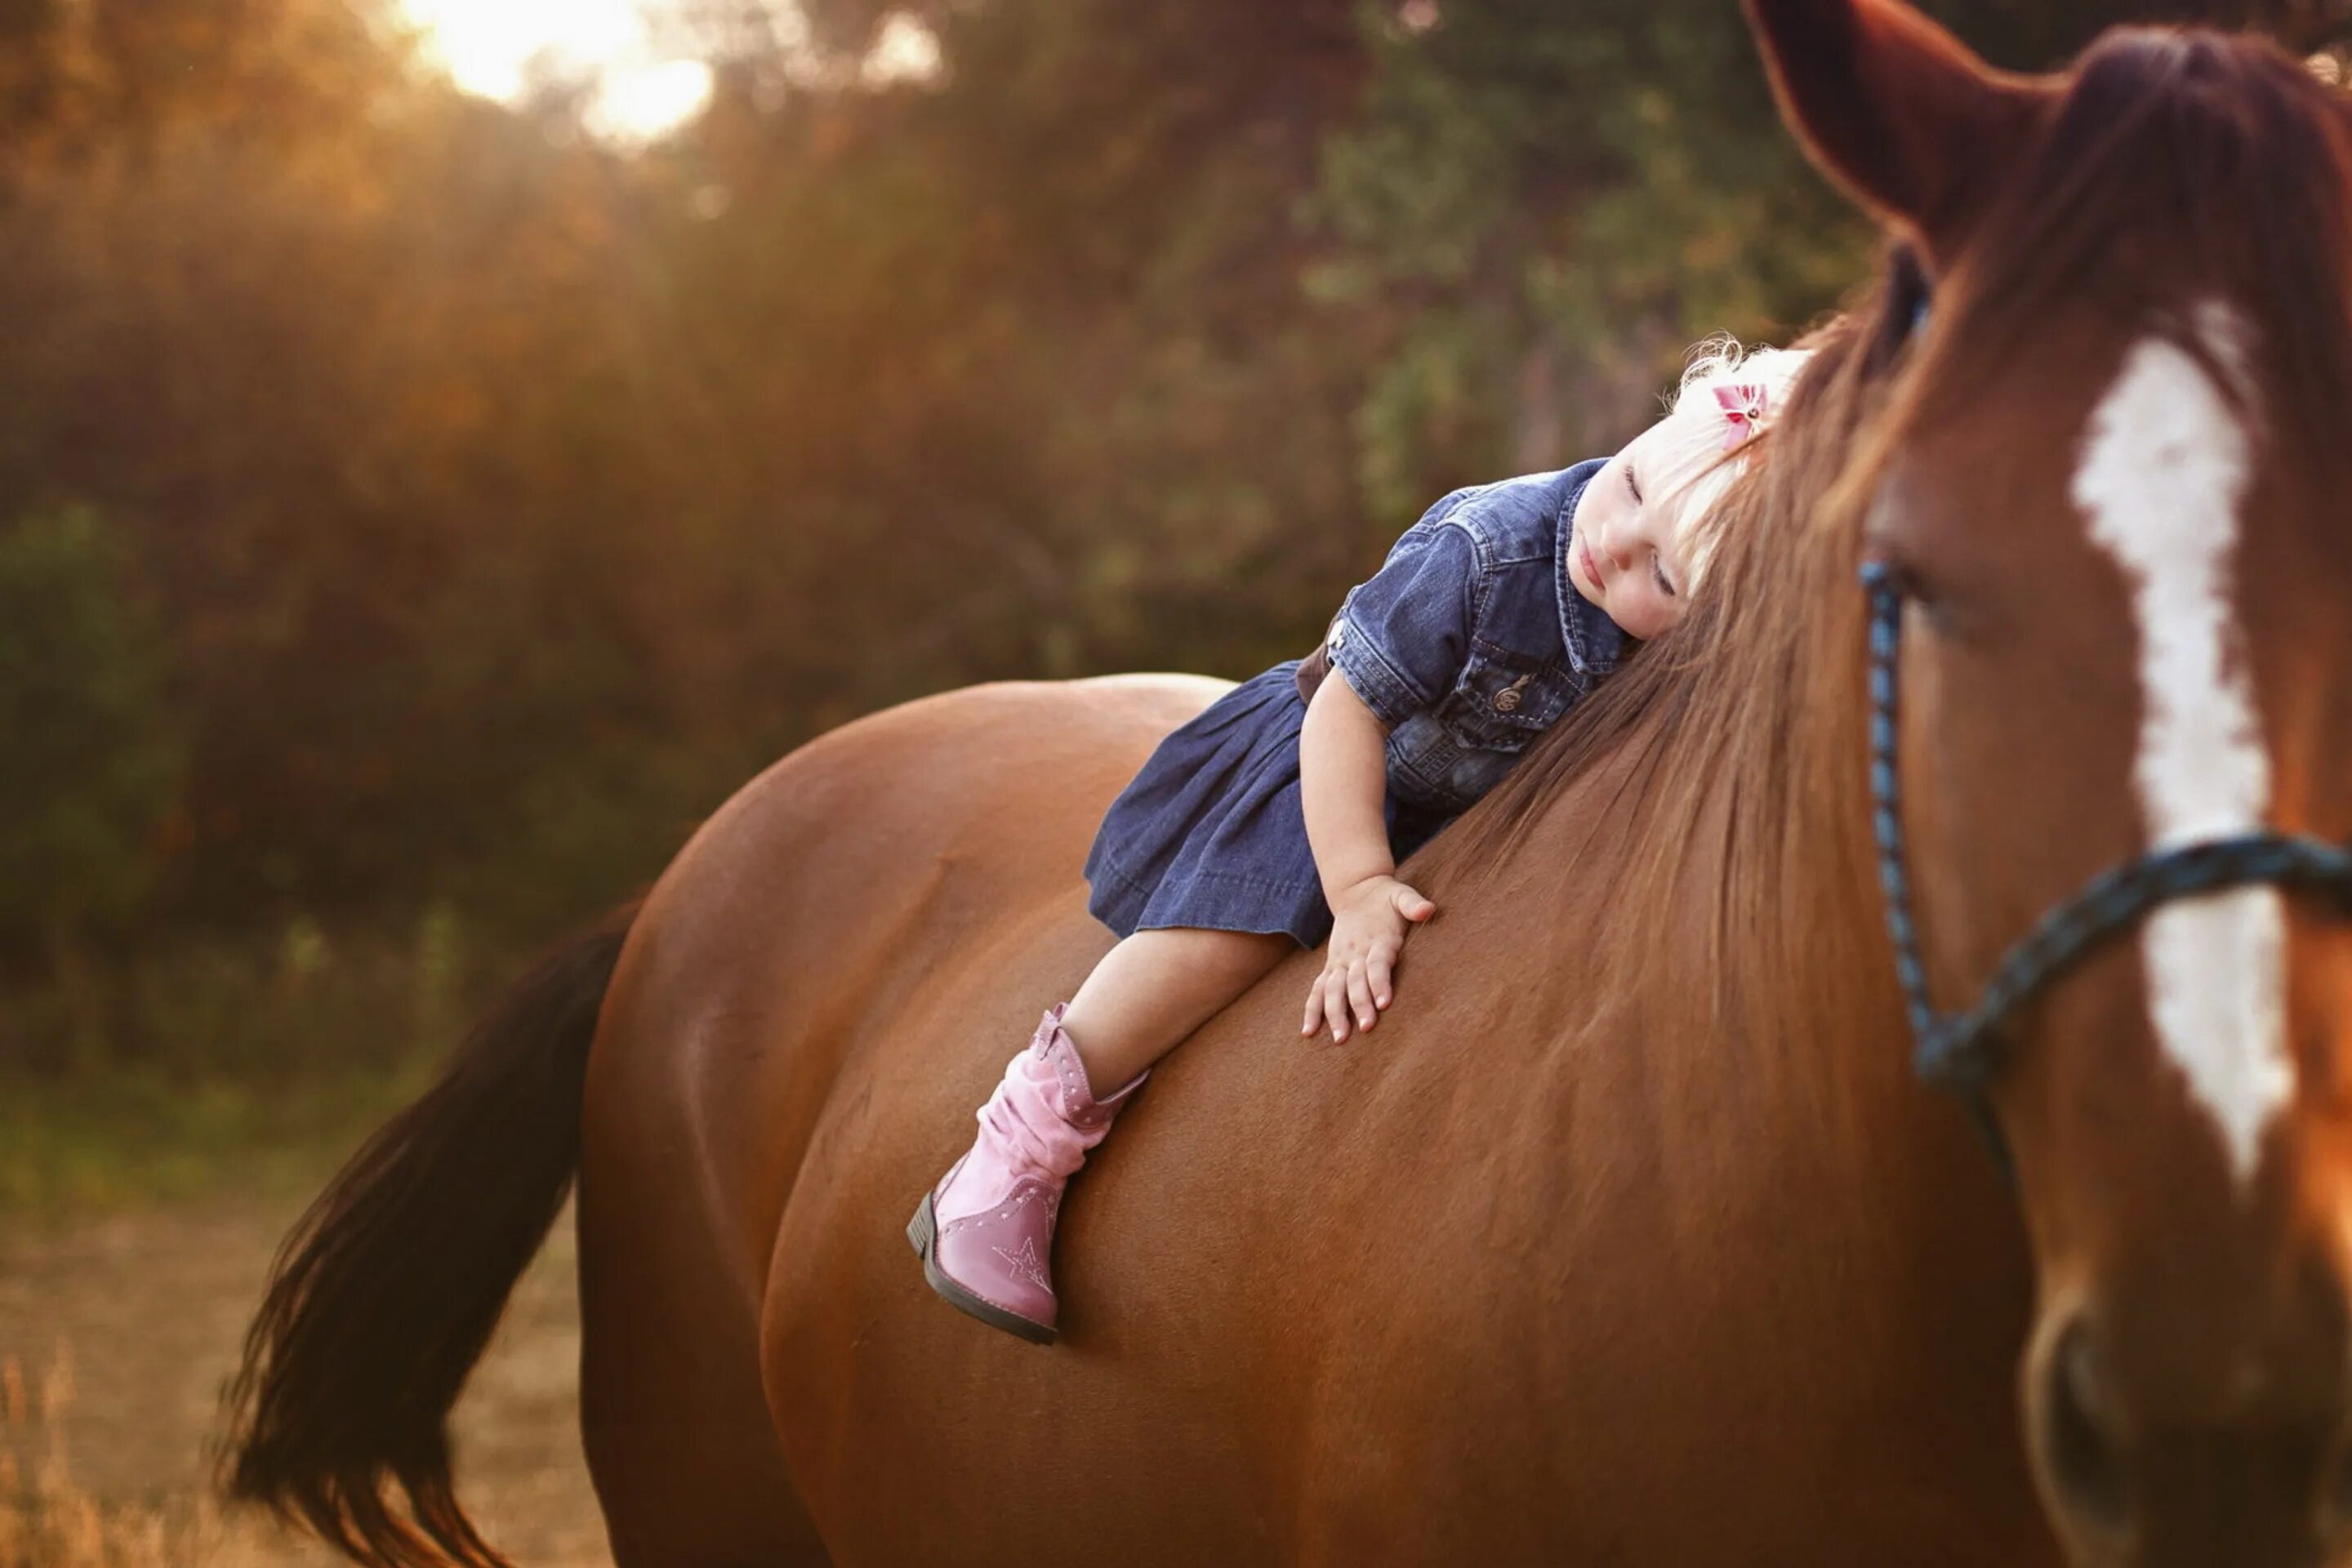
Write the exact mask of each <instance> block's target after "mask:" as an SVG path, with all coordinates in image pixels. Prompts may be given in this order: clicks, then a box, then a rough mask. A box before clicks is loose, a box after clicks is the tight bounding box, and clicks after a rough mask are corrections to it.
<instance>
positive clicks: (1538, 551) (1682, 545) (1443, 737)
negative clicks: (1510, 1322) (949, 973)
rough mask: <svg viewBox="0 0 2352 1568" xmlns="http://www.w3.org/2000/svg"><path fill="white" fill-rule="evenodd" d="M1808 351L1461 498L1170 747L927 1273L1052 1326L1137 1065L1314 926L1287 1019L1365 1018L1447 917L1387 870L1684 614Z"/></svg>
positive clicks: (957, 1168)
mask: <svg viewBox="0 0 2352 1568" xmlns="http://www.w3.org/2000/svg"><path fill="white" fill-rule="evenodd" d="M1805 357H1806V356H1805V355H1804V354H1803V353H1795V352H1782V351H1772V350H1766V351H1761V352H1759V353H1754V354H1751V355H1748V356H1745V357H1743V356H1741V355H1740V354H1739V353H1738V350H1737V348H1736V347H1724V348H1720V349H1716V350H1714V351H1713V352H1710V353H1707V354H1706V357H1704V358H1702V359H1701V360H1700V361H1699V362H1698V363H1695V364H1694V365H1693V366H1692V367H1691V370H1690V372H1689V373H1688V374H1686V375H1685V377H1684V378H1683V384H1682V388H1681V391H1680V394H1679V395H1677V397H1676V398H1675V403H1674V406H1673V410H1672V412H1671V413H1669V414H1668V415H1667V416H1666V417H1665V418H1664V419H1663V420H1661V421H1660V422H1659V423H1657V424H1656V425H1654V426H1651V427H1650V428H1649V429H1647V430H1645V431H1643V433H1642V434H1641V435H1640V436H1638V437H1635V438H1634V439H1633V442H1632V444H1630V445H1629V446H1627V447H1625V449H1624V450H1623V451H1622V452H1620V453H1618V454H1617V455H1616V456H1615V457H1613V458H1605V459H1595V460H1593V461H1591V462H1585V463H1580V464H1578V465H1577V466H1576V467H1574V468H1567V469H1563V470H1562V471H1560V472H1558V473H1551V474H1536V475H1531V476H1529V477H1528V478H1525V479H1507V480H1504V481H1502V482H1500V483H1498V484H1492V485H1484V486H1479V487H1475V488H1474V489H1464V490H1456V491H1455V492H1454V494H1452V495H1450V496H1447V497H1446V498H1445V499H1444V500H1441V501H1439V502H1438V503H1437V504H1436V505H1435V506H1433V507H1432V508H1430V510H1429V511H1428V513H1427V515H1425V516H1423V518H1422V520H1421V521H1419V522H1417V523H1415V524H1414V525H1413V526H1412V528H1411V529H1409V530H1408V531H1406V532H1405V533H1404V535H1403V537H1402V538H1401V539H1399V540H1398V541H1397V542H1396V545H1395V547H1394V548H1393V549H1391V551H1390V552H1389V557H1388V560H1387V562H1386V563H1384V564H1383V565H1382V566H1381V570H1380V572H1379V573H1378V574H1376V575H1374V576H1373V577H1372V578H1371V579H1370V581H1369V582H1366V583H1363V584H1360V585H1359V586H1358V587H1356V588H1355V589H1353V590H1351V591H1350V592H1349V595H1348V596H1347V599H1346V601H1345V602H1344V603H1343V604H1341V605H1340V606H1339V615H1338V616H1336V617H1334V619H1333V620H1332V622H1331V624H1330V627H1329V630H1328V634H1327V636H1326V637H1325V640H1324V643H1323V646H1322V647H1319V648H1318V649H1317V650H1316V652H1315V653H1314V654H1313V655H1312V656H1311V657H1310V658H1307V659H1305V660H1294V661H1291V662H1289V663H1286V664H1280V665H1276V667H1275V668H1272V669H1269V670H1267V671H1266V672H1265V674H1263V675H1260V676H1257V677H1255V678H1254V679H1250V680H1246V681H1244V682H1243V683H1242V684H1241V685H1239V686H1237V687H1235V688H1234V689H1233V690H1231V691H1229V692H1227V693H1226V694H1225V695H1224V696H1223V697H1221V698H1219V699H1218V700H1216V701H1215V702H1213V703H1212V704H1210V705H1209V707H1208V708H1207V710H1204V711H1203V712H1202V714H1201V715H1200V716H1199V717H1198V718H1196V719H1194V720H1193V721H1192V722H1190V723H1188V724H1186V725H1184V726H1183V727H1182V728H1181V729H1179V730H1177V731H1175V732H1174V733H1172V734H1171V735H1170V736H1169V737H1168V738H1167V739H1166V740H1165V741H1163V742H1160V748H1159V750H1158V751H1156V752H1154V753H1153V754H1152V756H1151V759H1150V761H1149V762H1147V763H1145V764H1144V766H1143V771H1142V772H1141V773H1138V774H1137V775H1136V777H1135V781H1134V782H1133V783H1132V784H1129V785H1128V786H1127V789H1126V791H1125V792H1124V793H1123V794H1122V795H1120V796H1119V797H1118V800H1117V801H1115V802H1113V803H1112V805H1111V808H1110V811H1109V814H1108V816H1105V817H1104V819H1103V824H1102V826H1101V828H1100V829H1099V830H1098V831H1097V835H1096V837H1095V842H1094V847H1093V849H1092V850H1091V851H1090V852H1089V853H1088V854H1087V867H1086V874H1087V882H1088V884H1089V885H1090V886H1091V888H1092V889H1093V898H1092V900H1090V902H1089V904H1088V906H1087V907H1088V908H1089V910H1091V911H1092V912H1093V913H1094V915H1095V916H1096V917H1097V919H1099V920H1100V921H1102V922H1103V923H1104V924H1106V925H1108V926H1109V927H1110V929H1111V930H1112V931H1116V932H1117V933H1118V935H1119V937H1120V939H1121V940H1120V942H1119V943H1118V945H1117V946H1116V947H1114V948H1112V949H1111V950H1110V952H1108V954H1106V955H1105V956H1104V958H1103V960H1102V962H1101V963H1098V964H1097V965H1096V966H1095V969H1094V973H1091V974H1089V975H1088V976H1087V980H1086V983H1085V984H1083V985H1081V986H1080V987H1079V988H1078V993H1077V994H1076V996H1074V997H1072V998H1071V999H1070V1000H1069V1001H1068V1002H1067V1003H1066V1004H1063V1005H1057V1006H1055V1008H1053V1009H1052V1010H1051V1011H1050V1012H1048V1013H1047V1014H1046V1015H1045V1021H1044V1022H1043V1023H1041V1024H1040V1025H1039V1026H1038V1028H1037V1033H1036V1036H1035V1037H1034V1039H1033V1040H1032V1041H1031V1042H1030V1044H1029V1047H1028V1048H1026V1049H1025V1050H1024V1051H1022V1052H1021V1053H1020V1054H1019V1055H1018V1056H1016V1057H1014V1058H1013V1060H1012V1062H1011V1063H1010V1064H1009V1065H1008V1066H1007V1067H1006V1068H1005V1069H1004V1078H1003V1081H1002V1082H1000V1083H999V1084H998V1085H997V1087H996V1090H995V1092H994V1093H993V1094H992V1095H991V1096H990V1097H989V1100H988V1102H987V1103H986V1104H985V1105H983V1106H982V1107H981V1109H980V1118H979V1120H980V1137H979V1139H978V1141H977V1142H974V1143H973V1144H972V1146H971V1150H970V1151H969V1152H967V1153H965V1155H964V1156H963V1157H962V1158H961V1159H960V1160H958V1161H957V1162H956V1163H955V1164H954V1165H953V1166H952V1167H951V1168H950V1170H949V1171H948V1173H947V1174H946V1175H945V1176H944V1177H942V1178H941V1179H940V1183H939V1184H938V1185H937V1186H935V1187H934V1188H933V1189H932V1190H931V1191H930V1192H929V1194H926V1195H925V1196H924V1198H923V1201H922V1205H921V1206H920V1207H919V1208H918V1209H917V1210H916V1211H915V1217H914V1220H913V1221H912V1223H911V1224H909V1225H908V1227H907V1234H908V1239H909V1240H911V1241H912V1242H913V1243H914V1246H915V1251H916V1252H917V1254H918V1255H919V1256H920V1257H921V1258H922V1260H923V1273H924V1276H925V1278H926V1279H929V1281H930V1284H931V1288H932V1289H935V1290H937V1291H938V1292H939V1293H940V1295H941V1296H944V1297H946V1298H947V1300H949V1301H950V1302H951V1303H953V1304H954V1305H955V1306H957V1307H959V1308H961V1309H962V1310H964V1311H966V1312H969V1313H971V1315H972V1316H973V1317H975V1318H978V1319H980V1320H981V1321H983V1322H987V1323H991V1324H993V1325H994V1326H996V1327H997V1328H1000V1329H1005V1330H1008V1331H1011V1332H1013V1333H1015V1334H1018V1335H1020V1336H1021V1337H1022V1338H1024V1339H1026V1340H1032V1341H1034V1342H1037V1343H1040V1344H1050V1343H1052V1342H1053V1339H1054V1332H1055V1329H1054V1319H1055V1300H1054V1284H1053V1278H1052V1276H1051V1274H1050V1273H1049V1272H1048V1265H1049V1261H1050V1259H1051V1258H1052V1254H1053V1246H1054V1221H1055V1215H1056V1214H1057V1213H1058V1211H1059V1209H1060V1207H1061V1200H1062V1189H1063V1186H1064V1184H1066V1182H1067V1181H1068V1179H1069V1177H1070V1175H1071V1173H1074V1172H1075V1171H1076V1170H1077V1168H1078V1167H1079V1165H1080V1164H1081V1163H1084V1161H1085V1158H1086V1152H1087V1150H1089V1149H1091V1148H1093V1147H1094V1146H1095V1145H1096V1144H1097V1143H1099V1142H1101V1141H1102V1138H1103V1135H1104V1133H1105V1132H1106V1131H1108V1129H1109V1127H1110V1122H1111V1119H1112V1118H1113V1117H1114V1116H1116V1115H1118V1111H1119V1110H1120V1108H1121V1107H1123V1106H1125V1105H1126V1104H1127V1102H1128V1101H1129V1100H1130V1099H1132V1098H1133V1096H1134V1094H1135V1091H1136V1089H1137V1088H1138V1087H1139V1085H1141V1083H1142V1082H1143V1079H1144V1078H1145V1076H1146V1075H1147V1074H1148V1072H1149V1070H1150V1067H1151V1064H1152V1063H1154V1062H1156V1061H1158V1060H1159V1059H1160V1057H1161V1056H1162V1055H1163V1054H1165V1053H1166V1052H1167V1051H1168V1050H1169V1049H1170V1048H1171V1047H1173V1046H1175V1045H1176V1044H1177V1043H1178V1042H1180V1041H1181V1040H1183V1039H1184V1038H1185V1037H1188V1036H1190V1035H1191V1034H1192V1031H1193V1030H1194V1029H1196V1028H1198V1027H1199V1026H1201V1025H1202V1024H1203V1023H1205V1022H1207V1021H1208V1019H1210V1018H1211V1017H1213V1016H1215V1015H1216V1013H1217V1012H1219V1011H1220V1010H1221V1009H1223V1007H1224V1006H1225V1005H1227V1004H1228V1003H1230V1002H1232V1001H1233V1000H1234V998H1236V997H1237V996H1239V995H1240V994H1242V993H1243V992H1244V991H1246V990H1247V989H1248V988H1249V987H1250V986H1251V985H1252V984H1255V982H1256V981H1257V980H1258V979H1259V978H1260V977H1262V976H1263V975H1264V974H1265V973H1266V972H1267V971H1268V970H1270V969H1272V968H1273V967H1274V966H1275V964H1276V963H1280V962H1281V961H1282V959H1284V958H1285V957H1286V956H1287V955H1288V954H1290V953H1292V952H1296V951H1297V950H1298V949H1299V948H1301V947H1309V948H1311V947H1314V946H1315V945H1317V944H1318V943H1319V942H1322V941H1323V940H1324V939H1325V937H1326V936H1327V935H1328V937H1329V939H1330V947H1329V951H1328V954H1327V955H1326V958H1325V962H1324V966H1323V970H1322V973H1320V974H1318V976H1317V977H1316V979H1315V981H1314V983H1313V984H1312V985H1310V986H1309V988H1308V990H1307V1010H1306V1016H1305V1020H1304V1023H1303V1026H1302V1028H1301V1033H1302V1034H1306V1035H1309V1036H1311V1035H1314V1034H1315V1033H1317V1032H1318V1029H1319V1028H1321V1027H1322V1026H1326V1025H1328V1026H1329V1028H1330V1031H1331V1037H1332V1039H1333V1040H1335V1041H1343V1040H1345V1039H1347V1038H1348V1037H1349V1032H1350V1030H1351V1029H1363V1030H1369V1029H1370V1028H1371V1027H1373V1026H1374V1025H1375V1024H1376V1023H1377V1022H1378V1021H1379V1018H1380V1015H1381V1010H1382V1009H1384V1008H1386V1007H1387V1006H1388V1005H1390V1003H1391V1001H1392V1000H1393V998H1394V984H1393V975H1394V970H1395V966H1396V961H1397V954H1398V952H1399V951H1400V950H1401V949H1402V947H1403V945H1404V939H1405V933H1406V932H1407V931H1409V930H1411V929H1412V926H1413V925H1414V924H1417V923H1418V922H1420V921H1425V920H1427V919H1429V918H1430V916H1432V915H1433V914H1435V913H1436V912H1437V906H1436V905H1434V904H1433V903H1432V902H1431V901H1430V900H1427V899H1425V898H1423V896H1422V895H1421V894H1420V893H1419V892H1418V891H1416V890H1415V889H1412V887H1410V886H1408V885H1407V884H1406V883H1404V882H1403V881H1401V880H1400V879H1398V878H1397V876H1396V867H1397V863H1398V862H1399V861H1400V860H1402V859H1403V858H1405V857H1406V856H1408V855H1410V854H1412V851H1413V850H1414V849H1416V848H1418V847H1420V846H1421V845H1423V844H1424V843H1426V842H1428V840H1429V839H1430V837H1432V836H1433V835H1434V834H1435V833H1436V832H1437V831H1438V829H1440V828H1441V827H1443V826H1445V824H1446V823H1448V822H1450V821H1451V820H1453V818H1454V817H1455V816H1459V815H1460V814H1461V813H1462V812H1463V811H1465V810H1466V809H1467V808H1468V807H1469V806H1470V805H1472V804H1473V803H1474V802H1475V801H1476V800H1477V799H1478V797H1479V796H1481V795H1485V794H1486V792H1487V791H1488V790H1490V789H1492V788H1493V787H1494V786H1495V784H1496V782H1497V781H1499V780H1500V779H1501V778H1502V776H1503V774H1504V773H1507V772H1508V771H1509V769H1510V767H1511V765H1512V763H1515V762H1517V760H1518V756H1519V753H1520V752H1522V751H1523V750H1524V749H1525V748H1526V746H1527V744H1528V742H1530V741H1532V740H1533V739H1535V737H1536V736H1537V735H1538V734H1540V733H1541V732H1542V731H1544V730H1545V729H1546V728H1548V727H1549V725H1551V724H1553V723H1555V722H1557V721H1559V718H1560V716H1561V715H1563V714H1564V713H1566V712H1567V711H1568V710H1570V708H1572V707H1574V706H1575V705H1576V703H1577V702H1578V701H1580V700H1582V699H1583V697H1584V696H1585V695H1586V694H1587V693H1588V692H1590V691H1591V689H1592V688H1593V686H1594V684H1595V683H1597V682H1598V681H1600V680H1601V679H1604V678H1606V677H1607V676H1608V675H1609V673H1610V672H1611V671H1612V670H1613V669H1614V668H1616V666H1617V662H1618V660H1619V658H1621V656H1622V652H1623V650H1624V647H1625V644H1626V643H1627V641H1628V640H1629V639H1633V640H1638V639H1642V638H1645V637H1654V636H1656V635H1657V634H1658V633H1660V632H1662V631H1664V630H1665V629H1666V627H1668V626H1672V625H1673V624H1674V623H1675V621H1676V620H1677V619H1679V618H1680V616H1681V615H1682V610H1683V605H1684V604H1685V598H1686V595H1687V594H1688V592H1689V589H1690V586H1691V583H1692V580H1693V576H1694V574H1696V571H1697V570H1698V569H1699V568H1700V566H1701V565H1702V564H1703V555H1704V542H1703V540H1702V539H1699V538H1696V537H1695V536H1694V532H1693V530H1692V528H1691V524H1692V522H1693V521H1695V520H1696V519H1697V518H1698V517H1699V516H1701V515H1702V514H1703V513H1704V512H1705V511H1706V508H1707V506H1708V504H1710V503H1711V502H1712V500H1714V499H1715V497H1716V496H1717V494H1719V493H1720V491H1721V489H1722V488H1723V487H1724V486H1725V485H1727V483H1728V482H1729V480H1730V478H1731V475H1732V473H1733V472H1734V471H1736V469H1737V468H1738V467H1739V466H1740V465H1741V464H1743V463H1744V462H1745V460H1746V458H1747V456H1748V453H1747V451H1746V449H1745V448H1746V446H1747V443H1748V441H1750V440H1752V439H1753V438H1754V437H1756V436H1757V435H1759V433H1760V432H1761V430H1762V429H1763V427H1764V426H1765V425H1766V424H1768V423H1769V419H1770V417H1771V415H1772V412H1773V411H1774V410H1775V409H1776V408H1777V407H1778V406H1779V405H1780V402H1781V401H1782V400H1783V398H1784V396H1785V395H1786V392H1787V389H1788V386H1789V384H1790V380H1791V379H1792V378H1793V377H1794V375H1795V374H1796V373H1797V371H1798V369H1799V368H1800V367H1801V364H1802V363H1803V361H1804V359H1805ZM1331 675H1336V676H1337V679H1328V677H1329V676H1331ZM1106 1091H1108V1092H1106Z"/></svg>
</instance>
